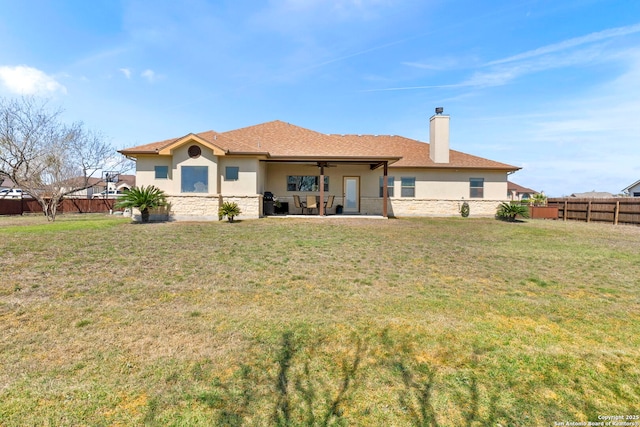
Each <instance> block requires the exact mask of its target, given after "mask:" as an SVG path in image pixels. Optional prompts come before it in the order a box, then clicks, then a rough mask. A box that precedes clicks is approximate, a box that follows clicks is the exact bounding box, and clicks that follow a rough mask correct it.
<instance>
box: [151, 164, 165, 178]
mask: <svg viewBox="0 0 640 427" xmlns="http://www.w3.org/2000/svg"><path fill="white" fill-rule="evenodd" d="M154 169H155V171H156V179H167V178H169V166H155V167H154Z"/></svg>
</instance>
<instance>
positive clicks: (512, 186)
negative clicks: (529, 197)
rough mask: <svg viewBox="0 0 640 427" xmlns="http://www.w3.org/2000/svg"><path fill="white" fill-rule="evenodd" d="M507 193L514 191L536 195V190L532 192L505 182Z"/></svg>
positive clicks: (513, 183)
mask: <svg viewBox="0 0 640 427" xmlns="http://www.w3.org/2000/svg"><path fill="white" fill-rule="evenodd" d="M507 191H515V192H516V193H521V194H522V193H530V194H537V193H538V192H537V191H536V190H532V189H530V188H527V187H523V186H522V185H518V184H516V183H515V182H511V181H507Z"/></svg>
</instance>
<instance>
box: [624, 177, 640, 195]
mask: <svg viewBox="0 0 640 427" xmlns="http://www.w3.org/2000/svg"><path fill="white" fill-rule="evenodd" d="M638 184H640V180H638V181H636V182H634V183H633V184H631V185H630V186H628V187H626V188H623V189H622V191H623V192H625V191H629V190H630V189H632V188H633V187H635V186H636V185H638Z"/></svg>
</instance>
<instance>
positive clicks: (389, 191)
mask: <svg viewBox="0 0 640 427" xmlns="http://www.w3.org/2000/svg"><path fill="white" fill-rule="evenodd" d="M393 181H394V179H393V177H392V176H387V196H389V197H393ZM383 182H384V176H381V177H380V180H379V187H380V197H382V188H383V187H382V183H383Z"/></svg>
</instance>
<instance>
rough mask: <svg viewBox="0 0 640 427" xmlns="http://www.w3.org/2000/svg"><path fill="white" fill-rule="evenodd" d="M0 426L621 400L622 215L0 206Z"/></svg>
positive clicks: (453, 412) (532, 412)
mask: <svg viewBox="0 0 640 427" xmlns="http://www.w3.org/2000/svg"><path fill="white" fill-rule="evenodd" d="M0 253H2V257H1V258H0V271H1V273H0V277H1V280H0V360H2V363H1V364H0V426H3V427H8V426H17V425H92V426H102V425H104V426H116V425H122V426H124V425H152V426H153V425H158V426H160V425H162V426H164V425H175V426H192V425H259V426H261V425H280V426H284V425H290V426H293V425H296V426H297V425H318V426H321V425H350V426H370V425H394V426H404V425H406V426H423V425H424V426H436V425H437V426H460V425H468V426H480V425H502V426H507V425H509V426H534V425H535V426H537V425H553V423H555V422H567V421H573V422H581V421H598V416H599V415H611V414H622V415H634V414H639V413H640V404H639V403H638V402H640V228H634V227H613V226H608V225H598V224H582V223H563V222H558V221H548V222H547V221H528V222H525V223H519V224H511V223H505V222H501V221H495V220H488V219H486V220H485V219H461V218H448V219H426V218H421V219H395V220H388V221H378V220H341V219H337V218H332V219H331V220H330V221H317V220H308V219H292V220H282V219H264V220H256V221H240V222H237V223H234V224H229V223H227V222H214V223H164V224H148V225H136V224H130V223H129V222H128V221H127V220H123V219H121V218H113V217H109V216H101V215H99V216H92V215H87V216H61V217H59V219H58V220H57V221H56V222H55V223H53V224H52V223H47V222H46V219H44V218H41V217H32V218H0Z"/></svg>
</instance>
